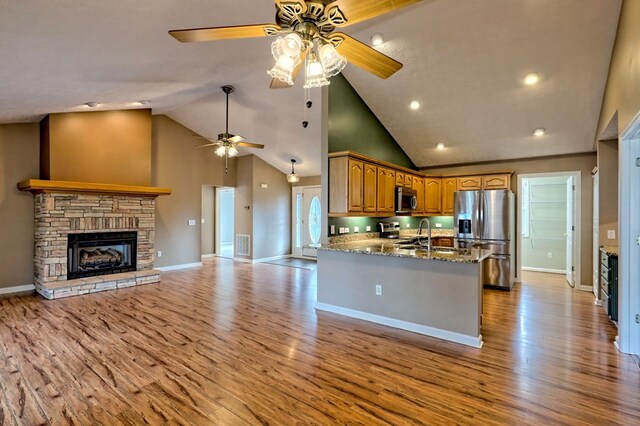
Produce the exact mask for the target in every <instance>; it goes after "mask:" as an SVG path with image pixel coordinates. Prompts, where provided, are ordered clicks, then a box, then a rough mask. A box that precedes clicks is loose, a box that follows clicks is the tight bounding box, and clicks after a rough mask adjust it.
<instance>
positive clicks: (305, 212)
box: [299, 187, 322, 257]
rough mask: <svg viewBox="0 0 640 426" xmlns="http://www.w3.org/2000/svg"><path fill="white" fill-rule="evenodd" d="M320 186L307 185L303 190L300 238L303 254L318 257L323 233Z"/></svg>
mask: <svg viewBox="0 0 640 426" xmlns="http://www.w3.org/2000/svg"><path fill="white" fill-rule="evenodd" d="M320 201H321V200H320V187H305V188H304V189H303V190H302V203H301V204H302V212H301V215H300V222H299V223H300V228H299V229H300V237H301V238H300V240H301V245H302V255H303V256H309V257H316V256H317V252H318V250H317V249H316V248H315V247H313V246H315V245H319V244H320V237H321V235H322V209H321V205H320Z"/></svg>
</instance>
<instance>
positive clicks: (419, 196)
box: [413, 176, 425, 215]
mask: <svg viewBox="0 0 640 426" xmlns="http://www.w3.org/2000/svg"><path fill="white" fill-rule="evenodd" d="M413 190H414V191H416V200H417V205H416V210H415V211H414V212H413V213H414V214H418V215H421V214H423V213H424V201H425V193H424V178H422V177H418V176H413Z"/></svg>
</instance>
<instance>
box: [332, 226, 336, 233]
mask: <svg viewBox="0 0 640 426" xmlns="http://www.w3.org/2000/svg"><path fill="white" fill-rule="evenodd" d="M335 233H336V226H335V225H331V235H334V234H335Z"/></svg>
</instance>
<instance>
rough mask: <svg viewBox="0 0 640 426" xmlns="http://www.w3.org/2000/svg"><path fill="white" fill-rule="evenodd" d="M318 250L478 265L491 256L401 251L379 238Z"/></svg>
mask: <svg viewBox="0 0 640 426" xmlns="http://www.w3.org/2000/svg"><path fill="white" fill-rule="evenodd" d="M318 249H319V250H328V251H339V252H344V253H357V254H371V255H377V256H391V257H405V258H410V259H419V260H441V261H445V262H457V263H479V262H481V261H483V260H484V259H486V258H487V257H489V256H490V255H491V252H490V251H489V250H478V249H451V248H447V247H444V248H442V250H433V251H431V252H429V251H427V250H422V249H418V250H414V249H402V248H399V247H398V241H397V240H395V241H394V240H388V239H380V238H376V239H369V240H363V241H352V242H346V243H334V244H326V245H321V246H320V247H318Z"/></svg>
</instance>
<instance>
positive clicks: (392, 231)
mask: <svg viewBox="0 0 640 426" xmlns="http://www.w3.org/2000/svg"><path fill="white" fill-rule="evenodd" d="M378 230H379V231H380V238H392V239H398V238H400V222H378Z"/></svg>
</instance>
